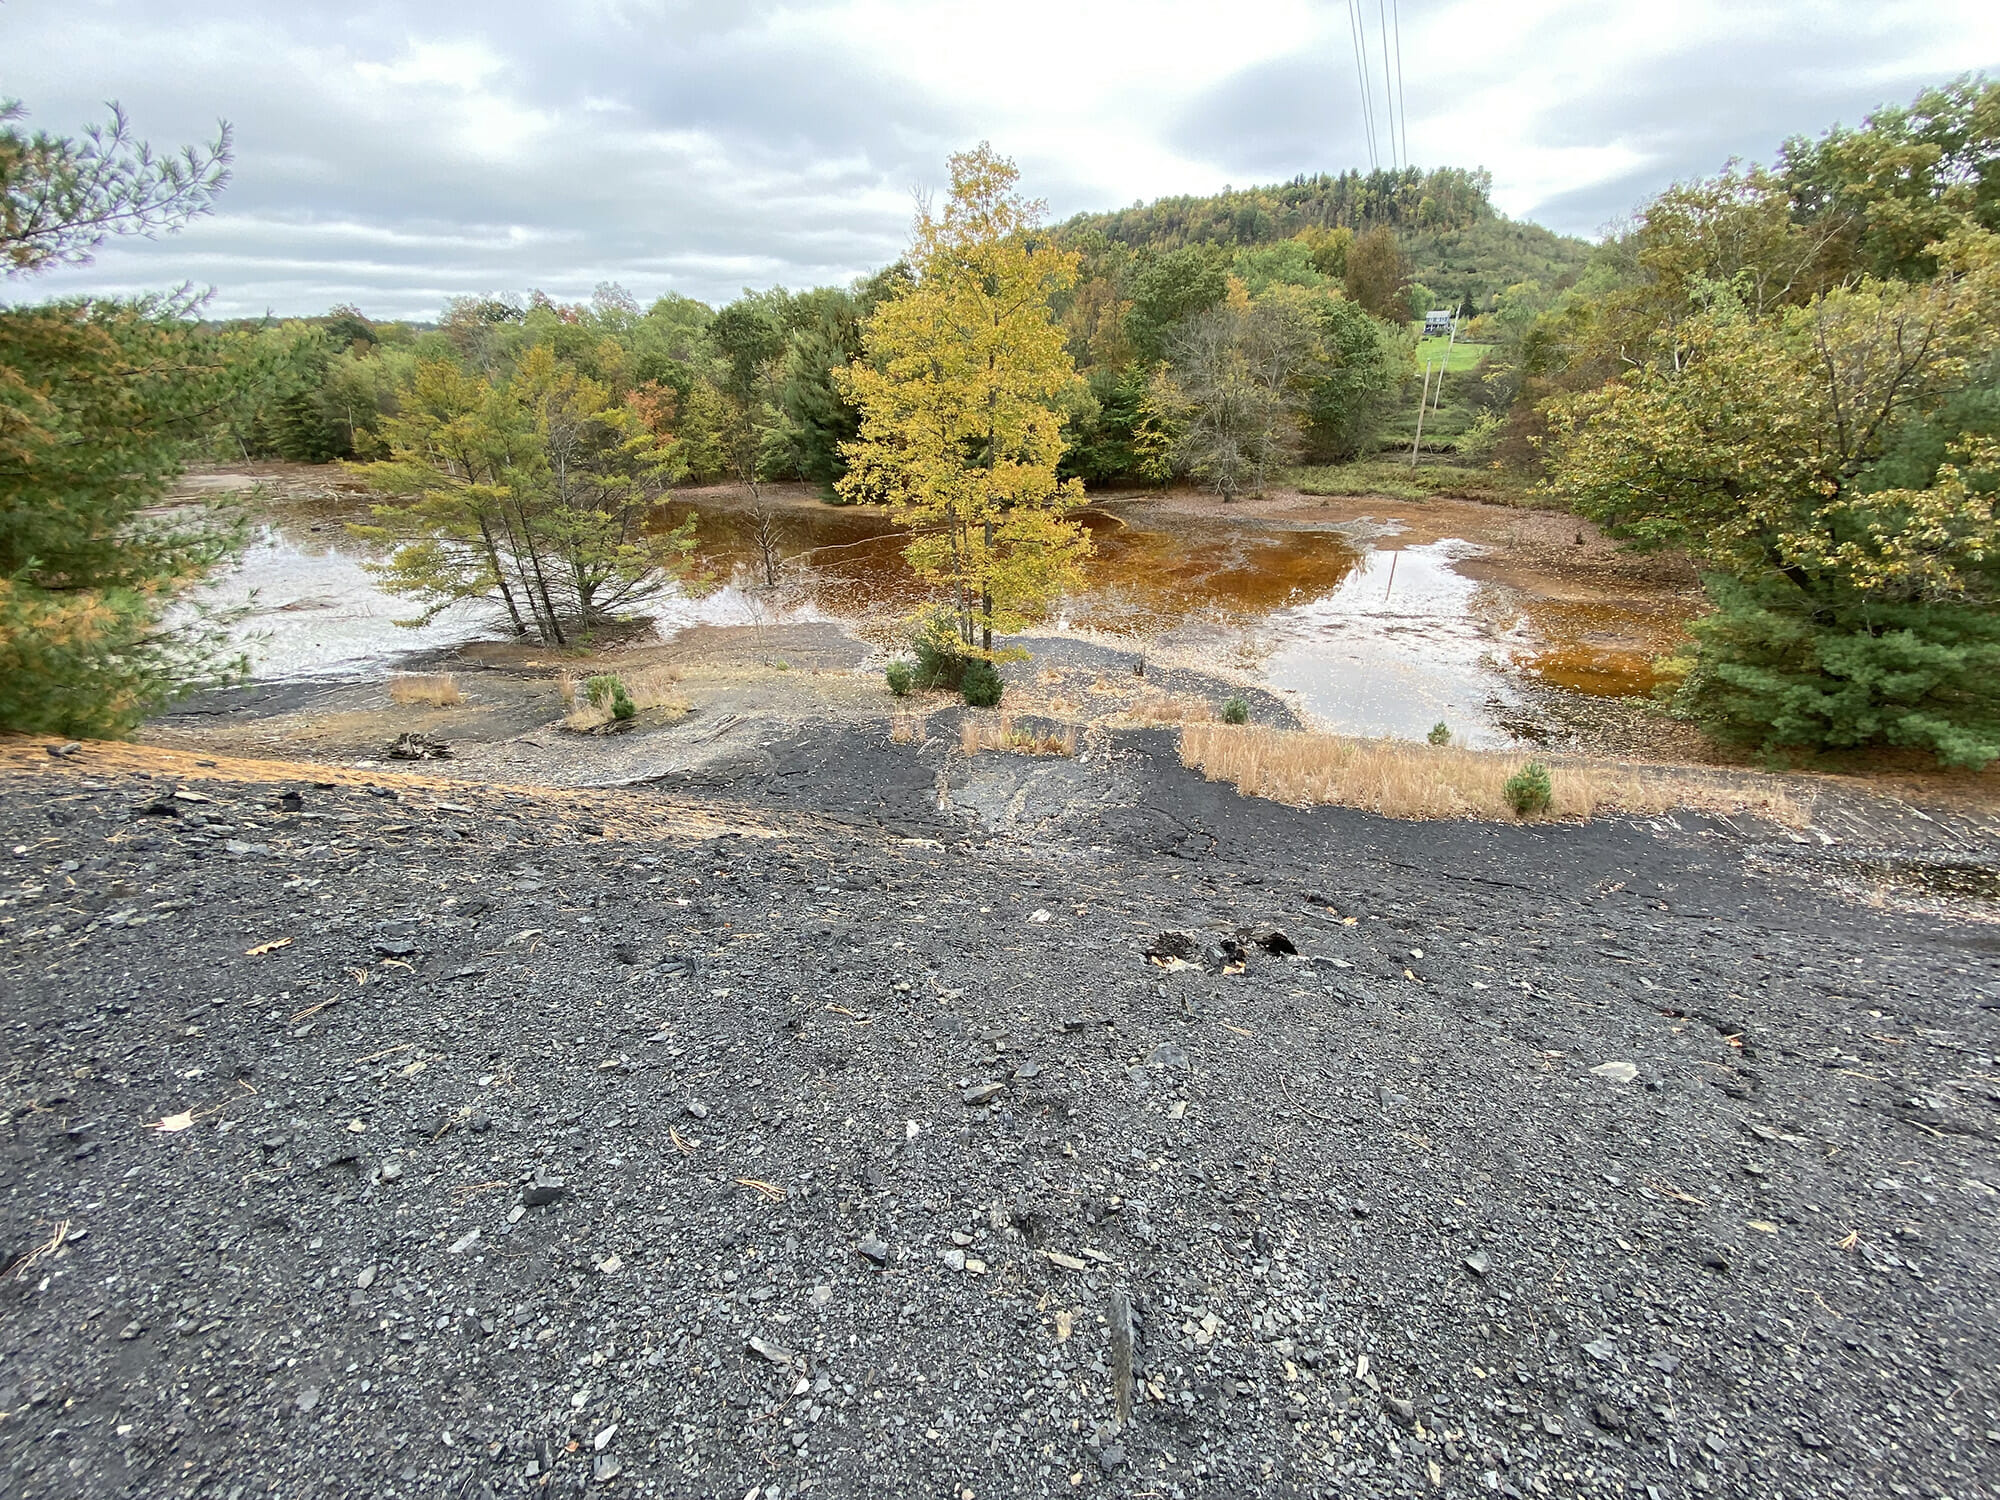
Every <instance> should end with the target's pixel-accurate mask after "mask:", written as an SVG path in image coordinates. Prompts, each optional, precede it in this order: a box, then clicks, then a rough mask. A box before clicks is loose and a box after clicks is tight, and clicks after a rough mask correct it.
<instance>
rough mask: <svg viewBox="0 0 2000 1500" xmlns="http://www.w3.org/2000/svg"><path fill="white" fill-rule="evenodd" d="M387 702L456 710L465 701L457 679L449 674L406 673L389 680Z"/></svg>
mask: <svg viewBox="0 0 2000 1500" xmlns="http://www.w3.org/2000/svg"><path fill="white" fill-rule="evenodd" d="M389 701H390V702H391V703H398V704H402V705H403V706H405V707H408V706H409V705H410V704H413V703H422V704H426V705H428V706H429V707H431V708H456V707H457V706H458V705H459V704H461V703H463V702H464V701H465V694H463V693H461V692H460V691H459V690H458V679H457V678H456V677H454V676H452V675H451V673H449V672H407V673H403V674H401V675H399V676H396V677H391V678H390V679H389Z"/></svg>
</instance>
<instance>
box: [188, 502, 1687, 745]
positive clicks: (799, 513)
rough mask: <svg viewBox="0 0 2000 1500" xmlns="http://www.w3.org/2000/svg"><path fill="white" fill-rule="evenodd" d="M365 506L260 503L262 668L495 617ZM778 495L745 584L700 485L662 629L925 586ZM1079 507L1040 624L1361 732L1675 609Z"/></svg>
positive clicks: (1347, 535)
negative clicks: (371, 527)
mask: <svg viewBox="0 0 2000 1500" xmlns="http://www.w3.org/2000/svg"><path fill="white" fill-rule="evenodd" d="M241 483H242V481H241V478H240V476H233V475H218V476H210V477H209V478H208V479H207V480H202V481H197V484H199V485H204V486H205V487H208V488H211V489H224V488H232V487H237V486H239V485H240V484H241ZM365 506H366V500H365V497H363V496H361V495H359V494H356V493H355V492H353V491H352V490H349V489H345V488H342V487H341V486H340V485H339V483H338V481H337V480H336V481H333V482H329V483H327V484H326V485H325V486H324V487H323V489H321V490H320V491H318V492H307V493H299V492H298V490H297V489H296V487H294V488H292V489H291V490H290V492H289V493H286V494H284V495H283V496H282V497H281V498H267V499H266V500H264V501H263V502H261V503H260V506H259V511H258V514H259V516H260V520H259V523H258V530H257V535H256V540H255V542H254V544H253V545H252V547H251V548H250V550H249V552H248V554H247V555H246V557H245V559H244V562H243V565H242V566H241V568H240V569H239V570H237V571H236V572H235V573H233V574H232V575H230V576H229V577H227V578H225V579H223V580H221V581H220V582H219V583H218V584H217V585H216V586H215V587H214V588H213V589H212V591H211V594H212V597H213V598H214V600H215V601H216V602H218V603H223V604H248V605H249V606H250V612H249V614H248V616H247V617H246V619H245V620H244V621H243V623H242V625H241V626H240V627H239V630H240V632H241V633H242V636H243V638H244V640H245V641H246V643H247V644H248V646H249V648H250V650H251V652H252V656H253V661H254V664H255V665H254V670H255V672H256V675H257V676H259V677H298V676H321V675H342V676H347V675H372V674H376V673H380V672H383V671H385V670H388V669H390V668H393V667H394V666H395V665H397V664H398V663H400V662H405V661H408V660H409V659H411V658H413V657H414V656H416V655H417V654H419V653H422V652H426V651H434V650H436V649H438V648H441V647H447V646H451V645H455V644H459V643H461V642H464V641H467V640H472V639H477V638H481V637H488V636H493V635H497V634H499V633H500V632H499V622H498V620H497V618H496V617H495V616H494V615H493V614H492V613H488V612H482V611H480V610H478V609H473V608H462V609H458V610H454V611H451V612H449V613H447V614H446V615H444V616H442V617H440V618H439V619H437V620H434V621H432V622H430V623H429V624H427V625H424V626H421V627H418V628H415V629H411V628H407V627H404V626H400V625H398V624H397V623H396V621H397V620H399V619H403V618H406V617H407V616H408V615H410V614H411V613H412V611H411V609H410V607H409V606H408V605H407V604H406V603H405V602H404V601H402V600H399V599H396V598H394V597H393V596H390V595H388V594H386V593H384V592H383V591H382V590H381V589H379V588H378V587H376V585H375V582H374V580H373V578H372V576H371V575H370V574H369V573H368V571H367V570H366V568H365V566H364V564H365V563H366V562H367V561H368V560H369V552H368V549H367V548H366V547H365V546H364V544H362V543H361V542H359V541H358V540H357V539H355V538H354V537H353V536H352V535H351V534H350V533H349V531H348V530H347V523H349V522H350V521H353V520H356V519H362V518H364V517H365ZM690 508H691V507H688V506H686V505H677V506H676V507H675V511H676V514H677V515H678V514H684V513H685V512H686V511H687V510H688V509H690ZM780 514H781V516H782V523H781V527H780V530H781V545H782V550H783V552H784V554H785V557H786V559H787V562H786V579H785V582H784V583H783V585H782V586H781V587H780V588H779V589H777V590H775V591H771V590H763V589H758V588H756V587H755V586H754V585H755V583H756V581H757V578H758V574H757V571H756V566H755V558H756V549H755V547H754V544H753V537H752V525H751V521H750V518H749V516H748V515H747V514H746V513H745V512H743V511H742V510H738V509H732V508H726V507H717V506H713V505H707V506H704V508H702V509H701V510H700V511H699V515H700V520H699V522H698V527H699V530H698V535H699V538H700V544H701V546H700V556H701V558H702V559H703V564H704V567H705V568H706V569H707V570H708V572H709V574H710V586H709V587H708V589H707V590H706V591H705V592H703V593H701V594H699V595H698V596H690V595H681V594H676V595H675V596H673V597H670V598H667V599H663V600H661V601H659V602H658V603H657V604H656V605H654V606H652V609H651V612H652V613H653V614H655V615H656V616H657V617H658V619H659V625H660V628H661V630H662V631H663V632H666V633H671V632H672V631H674V630H676V629H679V628H681V627H684V626H687V625H692V624H697V623H706V624H719V625H728V624H752V623H759V622H771V621H797V620H813V619H840V620H860V619H873V620H881V619H885V618H893V617H897V616H900V615H904V614H907V613H908V612H910V611H911V610H913V609H915V608H916V607H917V605H918V604H919V603H920V602H921V600H922V597H923V596H922V592H921V590H920V589H919V587H918V586H917V583H916V580H915V579H913V578H912V577H911V575H910V573H909V571H908V570H907V569H906V568H905V567H904V565H903V561H902V555H901V554H902V545H903V540H904V537H903V534H902V533H901V532H900V531H899V530H898V529H897V528H896V527H895V526H894V525H893V524H892V523H891V522H890V521H889V519H888V517H887V516H885V515H883V514H882V513H881V512H878V511H860V510H850V509H836V508H834V507H830V506H824V507H821V506H807V507H796V506H788V507H786V508H784V509H783V510H782V511H781V513H780ZM1083 520H1084V523H1085V524H1086V525H1087V526H1088V527H1089V528H1090V531H1091V534H1092V537H1093V540H1094V542H1095V553H1094V556H1093V557H1092V558H1091V560H1090V562H1089V565H1088V567H1087V570H1086V579H1085V582H1084V585H1083V587H1082V588H1081V589H1079V590H1078V591H1077V593H1076V594H1075V595H1074V596H1072V597H1070V598H1067V599H1065V600H1064V601H1063V603H1062V605H1061V607H1060V608H1059V610H1058V611H1057V613H1056V616H1055V618H1054V619H1053V620H1052V621H1051V623H1050V625H1049V626H1048V627H1044V628H1052V629H1055V630H1058V631H1075V632H1079V633H1085V634H1088V635H1091V636H1095V637H1103V638H1106V639H1111V640H1116V641H1119V642H1121V643H1130V644H1131V645H1133V646H1135V647H1137V648H1139V649H1144V650H1149V651H1154V652H1159V653H1163V654H1169V655H1172V656H1173V657H1175V658H1176V659H1182V660H1187V661H1190V662H1192V663H1193V664H1197V665H1200V664H1208V665H1212V666H1214V667H1217V668H1222V669H1227V670H1232V671H1236V672H1240V673H1243V674H1245V675H1247V676H1249V677H1250V678H1252V679H1253V680H1256V681H1259V682H1262V683H1263V684H1265V685H1266V686H1268V687H1271V688H1274V689H1277V690H1280V691H1284V692H1287V693H1289V694H1294V695H1296V696H1295V698H1294V701H1295V702H1296V703H1297V704H1298V706H1299V707H1301V708H1302V709H1304V710H1305V711H1307V712H1308V713H1309V714H1311V715H1312V716H1313V717H1315V718H1316V719H1318V720H1320V721H1322V722H1324V723H1325V724H1327V725H1328V726H1329V727H1332V728H1336V729H1340V730H1344V731H1348V732H1352V733H1360V734H1394V735H1399V736H1411V737H1414V736H1421V735H1423V734H1424V733H1425V732H1427V731H1428V730H1429V729H1430V727H1431V726H1432V725H1433V724H1436V723H1438V722H1440V721H1443V722H1445V723H1447V724H1449V725H1450V726H1451V727H1452V729H1453V731H1454V732H1455V733H1456V734H1457V735H1458V736H1459V737H1460V738H1461V740H1462V741H1465V742H1469V743H1472V744H1476V745H1477V744H1486V745H1502V744H1508V743H1512V742H1513V739H1514V737H1513V735H1511V734H1510V733H1509V732H1508V731H1507V730H1506V729H1505V728H1503V727H1502V725H1503V724H1506V723H1510V722H1517V721H1518V720H1519V718H1520V716H1521V710H1522V707H1523V705H1524V703H1525V702H1526V701H1527V699H1528V697H1529V696H1530V695H1531V694H1533V693H1535V692H1537V691H1541V692H1546V691H1556V692H1560V693H1564V694H1583V695H1613V694H1623V693H1634V692H1643V691H1645V690H1646V689H1647V688H1648V687H1649V686H1650V685H1651V680H1652V678H1651V668H1650V665H1649V663H1650V660H1651V658H1652V657H1653V656H1654V655H1657V654H1659V653H1660V652H1661V651H1664V650H1666V649H1667V647H1668V645H1669V644H1670V642H1671V640H1672V638H1673V634H1674V630H1675V628H1676V626H1677V622H1678V617H1677V614H1676V612H1675V611H1674V610H1673V609H1672V608H1670V607H1668V606H1667V605H1665V604H1664V603H1663V604H1662V605H1661V606H1660V607H1659V608H1658V609H1655V610H1648V609H1647V608H1645V607H1644V602H1643V601H1640V602H1639V603H1638V604H1636V605H1635V604H1634V603H1633V602H1631V601H1625V602H1621V603H1619V604H1615V605H1614V604H1605V603H1579V602H1573V601H1569V600H1563V599H1552V598H1546V597H1540V596H1535V595H1531V594H1526V593H1524V592H1522V591H1521V590H1518V589H1515V588H1511V587H1508V586H1506V585H1502V584H1495V583H1488V582H1480V581H1476V580H1475V579H1473V578H1470V577H1467V576H1466V575H1465V573H1463V572H1461V571H1459V570H1458V569H1457V568H1456V567H1455V566H1454V564H1456V563H1458V562H1461V561H1463V560H1464V559H1466V558H1468V557H1472V556H1476V555H1478V554H1479V552H1480V550H1481V549H1480V548H1478V547H1476V546H1474V545H1473V544H1471V543H1469V542H1464V541H1455V540H1449V539H1447V540H1440V541H1435V542H1430V543H1425V544H1413V545H1403V544H1401V543H1399V542H1398V540H1397V539H1396V538H1395V537H1394V536H1393V535H1387V534H1383V532H1382V528H1379V527H1378V528H1369V527H1359V528H1350V529H1349V530H1345V531H1344V530H1342V529H1340V528H1337V527H1332V526H1327V527H1320V528H1314V529H1308V528H1299V527H1288V526H1281V525H1273V524H1269V523H1260V522H1258V521H1257V520H1255V519H1254V518H1250V517H1246V518H1244V519H1243V520H1241V521H1237V520H1234V519H1232V521H1231V522H1228V523H1224V522H1220V521H1214V520H1207V519H1198V518H1186V517H1174V518H1172V519H1171V520H1168V521H1164V522H1163V521H1160V520H1155V519H1142V520H1134V521H1127V520H1126V519H1124V518H1122V517H1120V516H1119V515H1117V514H1115V513H1113V512H1112V511H1110V510H1104V509H1100V510H1092V511H1089V512H1086V513H1085V514H1084V516H1083Z"/></svg>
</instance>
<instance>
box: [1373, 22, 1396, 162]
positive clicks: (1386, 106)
mask: <svg viewBox="0 0 2000 1500" xmlns="http://www.w3.org/2000/svg"><path fill="white" fill-rule="evenodd" d="M1375 12H1376V15H1377V16H1378V17H1379V18H1380V20H1381V22H1382V108H1383V112H1384V113H1385V114H1386V115H1388V117H1389V163H1390V165H1391V166H1397V167H1400V166H1401V165H1402V164H1403V163H1402V159H1401V157H1400V156H1398V155H1397V152H1396V95H1395V90H1394V89H1393V87H1392V86H1391V85H1390V82H1389V0H1375Z"/></svg>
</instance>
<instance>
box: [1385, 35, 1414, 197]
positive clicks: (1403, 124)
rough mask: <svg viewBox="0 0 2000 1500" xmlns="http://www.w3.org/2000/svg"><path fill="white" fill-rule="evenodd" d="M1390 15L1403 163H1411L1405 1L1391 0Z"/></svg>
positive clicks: (1397, 119)
mask: <svg viewBox="0 0 2000 1500" xmlns="http://www.w3.org/2000/svg"><path fill="white" fill-rule="evenodd" d="M1389 14H1390V15H1391V16H1392V17H1393V18H1394V19H1395V23H1396V122H1397V125H1398V126H1399V127H1400V128H1401V130H1402V132H1403V162H1404V164H1405V165H1408V164H1409V162H1410V116H1409V111H1408V109H1407V107H1406V106H1407V103H1408V97H1409V96H1408V95H1406V94H1405V93H1404V92H1403V0H1389Z"/></svg>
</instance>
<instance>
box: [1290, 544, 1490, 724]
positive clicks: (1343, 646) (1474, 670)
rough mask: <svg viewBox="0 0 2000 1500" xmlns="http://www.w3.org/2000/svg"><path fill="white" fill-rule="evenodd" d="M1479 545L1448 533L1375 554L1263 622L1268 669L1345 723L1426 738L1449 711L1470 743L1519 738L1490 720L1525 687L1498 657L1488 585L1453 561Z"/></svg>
mask: <svg viewBox="0 0 2000 1500" xmlns="http://www.w3.org/2000/svg"><path fill="white" fill-rule="evenodd" d="M1478 550H1479V549H1477V548H1476V547H1473V546H1471V545H1469V544H1468V543H1465V542H1454V541H1443V542H1433V543H1431V544H1429V545H1428V546H1420V547H1406V548H1404V549H1403V550H1402V551H1400V552H1380V551H1376V552H1370V553H1368V554H1367V555H1366V556H1365V557H1364V558H1363V559H1362V560H1361V564H1360V566H1359V567H1357V568H1356V569H1355V570H1354V571H1353V572H1352V573H1350V574H1349V575H1348V576H1347V578H1346V579H1345V580H1344V581H1343V582H1342V583H1341V584H1340V586H1339V587H1338V588H1336V589H1334V590H1333V591H1332V592H1331V593H1328V594H1325V595H1322V596H1321V597H1320V598H1317V599H1312V600H1309V601H1307V602H1305V603H1303V604H1298V605H1294V606H1292V607H1291V608H1289V609H1284V610H1280V611H1279V612H1278V613H1277V614H1275V615H1273V616H1271V618H1270V619H1269V620H1267V621H1265V623H1264V625H1263V627H1262V628H1261V629H1260V630H1259V631H1258V632H1257V634H1258V637H1259V639H1260V640H1261V641H1262V642H1264V643H1265V644H1266V645H1267V647H1268V651H1269V654H1268V655H1267V656H1265V657H1264V659H1263V671H1264V676H1265V678H1266V680H1267V681H1269V682H1270V684H1271V685H1272V686H1273V687H1276V688H1282V689H1292V690H1295V691H1296V692H1297V693H1298V695H1299V698H1298V701H1299V703H1300V705H1301V706H1302V707H1304V708H1305V709H1306V710H1307V711H1308V712H1309V713H1311V714H1312V715H1313V716H1314V717H1315V718H1317V719H1319V720H1321V721H1322V722H1323V723H1325V724H1326V726H1327V727H1328V728H1331V729H1336V730H1340V731H1343V732H1345V733H1349V734H1368V735H1379V734H1389V735H1395V736H1398V737H1399V738H1405V739H1418V738H1422V737H1423V736H1424V735H1426V734H1428V733H1429V732H1430V729H1431V726H1432V725H1434V724H1436V723H1438V722H1439V721H1443V722H1444V723H1446V724H1448V725H1450V726H1451V729H1452V733H1453V734H1454V736H1456V737H1458V738H1459V739H1460V741H1461V742H1463V743H1469V744H1473V745H1504V744H1509V743H1511V738H1510V736H1508V735H1506V734H1505V733H1503V732H1502V731H1500V730H1498V729H1495V728H1494V727H1493V725H1492V719H1493V716H1494V713H1495V711H1496V710H1504V709H1505V708H1506V707H1508V706H1510V705H1512V704H1514V703H1516V702H1518V699H1519V694H1518V692H1517V691H1516V689H1515V688H1514V686H1513V685H1512V683H1511V682H1510V681H1509V680H1508V678H1507V677H1506V676H1505V674H1503V673H1502V672H1501V671H1499V670H1498V669H1497V667H1496V666H1495V663H1494V647H1495V644H1496V643H1495V639H1494V633H1493V627H1492V624H1491V623H1490V620H1489V618H1485V617H1484V616H1487V614H1488V612H1487V611H1486V610H1484V609H1482V607H1481V606H1482V604H1484V603H1486V602H1487V601H1485V600H1482V599H1481V597H1480V596H1481V595H1482V593H1485V592H1487V589H1486V586H1485V585H1482V584H1479V583H1475V582H1474V581H1473V580H1471V579H1469V578H1466V577H1464V576H1462V575H1460V574H1458V573H1455V572H1453V571H1452V569H1451V562H1452V560H1453V559H1454V558H1458V557H1463V556H1466V555H1468V554H1470V553H1473V552H1476V551H1478Z"/></svg>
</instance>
